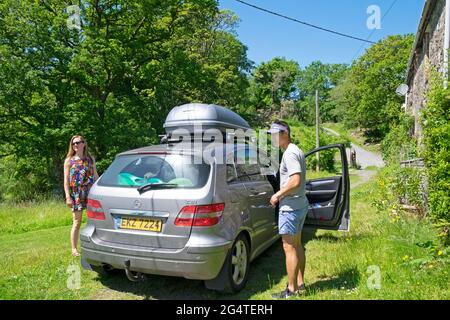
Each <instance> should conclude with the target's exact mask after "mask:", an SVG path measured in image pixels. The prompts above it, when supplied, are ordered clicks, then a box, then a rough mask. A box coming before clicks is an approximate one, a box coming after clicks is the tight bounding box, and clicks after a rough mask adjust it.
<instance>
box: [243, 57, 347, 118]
mask: <svg viewBox="0 0 450 320" xmlns="http://www.w3.org/2000/svg"><path fill="white" fill-rule="evenodd" d="M346 70H347V66H346V65H344V64H324V63H322V62H320V61H314V62H312V63H311V64H310V65H308V66H306V67H305V68H304V69H301V68H300V66H299V65H298V63H297V62H295V61H292V60H286V59H285V58H274V59H272V60H270V61H268V62H263V63H262V64H260V65H259V66H258V67H256V68H255V70H254V71H253V73H252V76H251V77H250V87H249V90H248V96H249V101H247V106H246V110H244V108H242V109H241V110H239V111H240V112H241V113H242V114H244V116H245V115H247V116H248V118H249V119H250V121H251V122H252V123H253V124H255V125H262V124H266V122H267V121H270V120H273V119H275V118H285V119H286V118H291V119H295V120H301V121H302V122H303V123H305V124H307V125H313V124H314V123H315V99H316V98H315V97H316V90H319V103H320V114H321V119H322V120H323V121H329V120H332V119H335V116H334V115H333V112H332V110H333V109H334V104H333V102H332V101H331V100H330V99H329V92H330V91H331V89H332V88H333V87H334V86H336V85H337V83H338V82H339V81H340V79H341V78H342V77H343V75H344V73H345V71H346ZM255 114H256V115H258V116H257V117H255Z"/></svg>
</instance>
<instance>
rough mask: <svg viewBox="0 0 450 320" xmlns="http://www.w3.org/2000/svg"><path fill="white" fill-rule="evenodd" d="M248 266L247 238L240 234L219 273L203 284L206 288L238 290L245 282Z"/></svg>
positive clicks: (227, 290) (248, 248)
mask: <svg viewBox="0 0 450 320" xmlns="http://www.w3.org/2000/svg"><path fill="white" fill-rule="evenodd" d="M249 267H250V245H249V243H248V240H247V238H246V237H245V236H244V235H243V234H240V235H239V236H238V238H237V239H236V240H235V242H234V244H233V246H232V247H231V250H230V251H229V253H228V255H227V258H226V259H225V262H224V265H223V267H222V270H221V271H220V273H219V275H218V276H217V277H216V278H215V279H213V280H208V281H205V285H206V287H207V288H208V289H213V290H219V291H226V292H232V293H235V292H238V291H240V290H242V289H243V288H244V287H245V284H246V283H247V279H248V274H249V272H248V271H249Z"/></svg>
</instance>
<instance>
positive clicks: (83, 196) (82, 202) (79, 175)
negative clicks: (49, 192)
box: [69, 156, 94, 211]
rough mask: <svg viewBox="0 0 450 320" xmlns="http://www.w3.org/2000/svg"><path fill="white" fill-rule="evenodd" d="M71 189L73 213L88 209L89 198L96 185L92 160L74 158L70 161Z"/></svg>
mask: <svg viewBox="0 0 450 320" xmlns="http://www.w3.org/2000/svg"><path fill="white" fill-rule="evenodd" d="M69 170H70V171H69V188H70V198H71V199H72V211H75V210H82V209H84V208H86V205H87V197H88V194H89V190H90V189H91V186H92V185H93V184H94V166H93V161H92V159H89V158H86V159H81V158H80V157H77V156H75V157H72V158H70V160H69Z"/></svg>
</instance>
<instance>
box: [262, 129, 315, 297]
mask: <svg viewBox="0 0 450 320" xmlns="http://www.w3.org/2000/svg"><path fill="white" fill-rule="evenodd" d="M268 133H270V134H271V135H272V144H273V145H274V147H279V148H281V149H282V150H284V153H283V157H282V159H281V163H280V191H278V192H277V193H275V194H274V195H273V196H272V198H271V199H270V203H271V205H272V206H276V204H277V203H278V202H279V207H280V209H279V218H278V229H279V233H280V235H281V237H282V241H283V249H284V252H285V255H286V271H287V274H288V280H289V282H288V285H287V287H286V289H285V290H284V291H282V292H281V293H278V294H275V295H273V296H272V297H274V298H278V299H280V298H281V299H287V298H289V297H292V296H294V295H297V294H299V293H301V292H303V291H304V290H305V284H304V281H303V279H304V275H305V263H306V257H305V250H304V248H303V245H302V243H301V231H302V229H303V224H304V223H305V219H306V215H307V213H308V200H307V198H306V181H305V179H306V164H305V156H304V154H303V152H302V151H301V150H300V149H299V148H298V147H297V146H296V145H295V144H293V143H292V142H291V136H290V128H289V125H288V124H287V123H286V122H284V121H280V120H277V121H275V122H274V123H273V124H272V126H271V127H270V129H269V131H268Z"/></svg>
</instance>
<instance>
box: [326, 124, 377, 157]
mask: <svg viewBox="0 0 450 320" xmlns="http://www.w3.org/2000/svg"><path fill="white" fill-rule="evenodd" d="M323 127H325V128H329V129H331V130H334V131H336V132H337V133H339V134H340V135H341V136H342V137H344V138H345V139H347V140H349V141H351V142H352V143H354V144H356V145H359V146H364V149H367V150H368V151H371V152H376V153H381V146H380V145H379V144H368V145H364V144H365V143H366V139H365V137H364V136H363V135H362V134H361V133H359V132H357V131H349V129H347V128H345V127H344V125H343V124H342V123H333V122H327V123H324V124H323Z"/></svg>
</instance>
